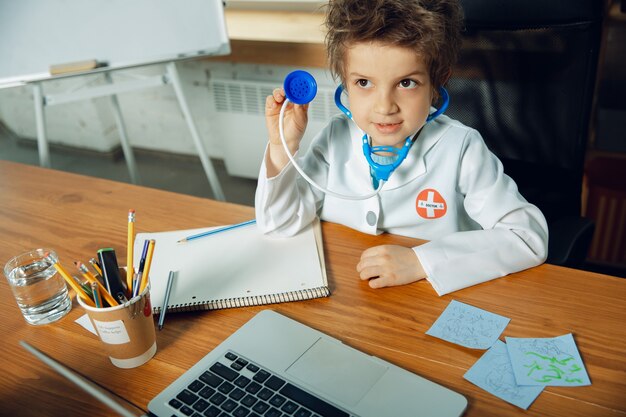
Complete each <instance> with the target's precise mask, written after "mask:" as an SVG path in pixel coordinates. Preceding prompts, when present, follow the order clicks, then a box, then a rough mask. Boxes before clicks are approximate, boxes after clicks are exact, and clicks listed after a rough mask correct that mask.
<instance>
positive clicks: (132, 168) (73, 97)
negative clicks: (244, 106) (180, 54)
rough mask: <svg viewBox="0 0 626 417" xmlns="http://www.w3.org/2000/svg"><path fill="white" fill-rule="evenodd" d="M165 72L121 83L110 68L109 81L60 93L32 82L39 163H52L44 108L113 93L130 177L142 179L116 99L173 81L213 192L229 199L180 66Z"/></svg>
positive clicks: (168, 67) (171, 64)
mask: <svg viewBox="0 0 626 417" xmlns="http://www.w3.org/2000/svg"><path fill="white" fill-rule="evenodd" d="M165 67H166V72H165V74H163V75H157V76H153V77H147V78H143V79H138V80H131V81H125V82H120V83H113V80H112V78H111V75H110V72H109V71H105V72H104V74H105V77H106V80H107V84H105V85H100V86H96V87H89V88H84V89H81V90H77V91H72V92H67V93H60V94H54V95H44V94H43V86H42V82H41V81H36V82H33V83H32V85H33V98H34V102H35V119H36V122H37V148H38V150H39V163H40V165H41V166H42V167H46V168H49V167H50V152H49V147H48V141H47V137H46V123H45V108H46V107H48V106H53V105H58V104H64V103H70V102H74V101H79V100H88V99H93V98H98V97H105V96H109V97H111V104H112V106H113V113H114V116H115V123H116V124H117V128H118V131H119V132H120V143H121V146H122V152H123V153H124V159H125V160H126V165H127V166H128V172H129V174H130V180H131V182H132V183H133V184H138V183H140V179H139V173H138V171H137V164H136V163H135V157H134V155H133V150H132V147H131V146H130V142H129V140H128V137H127V135H126V127H125V125H124V119H123V118H122V112H121V109H120V106H119V102H118V100H117V94H120V93H126V92H130V91H136V90H141V89H145V88H151V87H157V86H162V85H166V84H172V86H173V87H174V92H175V93H176V98H177V99H178V104H179V106H180V109H181V111H182V113H183V117H184V118H185V121H186V122H187V126H188V127H189V131H190V132H191V137H192V139H193V141H194V145H195V147H196V151H197V152H198V156H199V157H200V162H201V163H202V167H203V169H204V172H205V174H206V176H207V179H208V180H209V185H210V186H211V190H212V191H213V196H214V198H215V199H216V200H220V201H226V199H225V197H224V192H223V191H222V186H221V185H220V182H219V179H218V177H217V174H216V172H215V169H214V168H213V164H212V163H211V160H210V159H209V156H208V155H207V152H206V150H205V148H204V144H203V143H202V140H201V138H200V135H199V133H198V129H197V128H196V124H195V122H194V120H193V117H192V115H191V112H190V111H189V105H188V104H187V100H186V98H185V94H184V92H183V88H182V83H181V81H180V77H179V76H178V70H177V69H176V63H175V62H169V63H167V64H166V66H165Z"/></svg>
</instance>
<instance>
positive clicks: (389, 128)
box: [374, 123, 401, 134]
mask: <svg viewBox="0 0 626 417" xmlns="http://www.w3.org/2000/svg"><path fill="white" fill-rule="evenodd" d="M374 125H375V126H376V130H378V131H379V132H380V133H385V134H390V133H396V132H397V131H398V130H400V126H401V123H375V124H374Z"/></svg>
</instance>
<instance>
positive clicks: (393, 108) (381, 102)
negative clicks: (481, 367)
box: [374, 89, 398, 114]
mask: <svg viewBox="0 0 626 417" xmlns="http://www.w3.org/2000/svg"><path fill="white" fill-rule="evenodd" d="M374 111H375V112H376V113H379V114H393V113H395V112H397V111H398V106H397V104H396V100H395V98H394V96H393V94H392V92H391V91H385V90H382V89H381V90H380V91H379V93H378V95H377V97H376V104H375V108H374Z"/></svg>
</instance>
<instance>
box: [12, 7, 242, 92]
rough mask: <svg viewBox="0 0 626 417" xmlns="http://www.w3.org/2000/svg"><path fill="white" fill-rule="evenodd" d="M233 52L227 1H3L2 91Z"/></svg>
mask: <svg viewBox="0 0 626 417" xmlns="http://www.w3.org/2000/svg"><path fill="white" fill-rule="evenodd" d="M229 53H230V45H229V42H228V34H227V32H226V24H225V21H224V9H223V4H222V1H221V0H0V85H2V84H13V83H16V84H19V83H23V82H28V81H38V80H44V79H49V78H51V75H50V72H49V70H50V66H52V65H61V64H66V63H71V62H77V61H85V60H97V61H99V62H104V63H106V64H107V66H106V67H104V68H103V69H101V70H108V69H119V68H128V67H133V66H139V65H147V64H154V63H158V62H166V61H172V60H179V59H185V58H190V57H198V56H210V55H226V54H229ZM71 75H76V74H74V73H73V74H71ZM66 76H67V75H66ZM55 77H57V76H55Z"/></svg>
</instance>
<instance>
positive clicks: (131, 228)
mask: <svg viewBox="0 0 626 417" xmlns="http://www.w3.org/2000/svg"><path fill="white" fill-rule="evenodd" d="M134 246H135V210H134V209H130V210H128V238H127V244H126V286H127V288H128V292H129V293H130V294H132V293H133V276H134V275H135V270H134V268H133V249H134Z"/></svg>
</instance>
